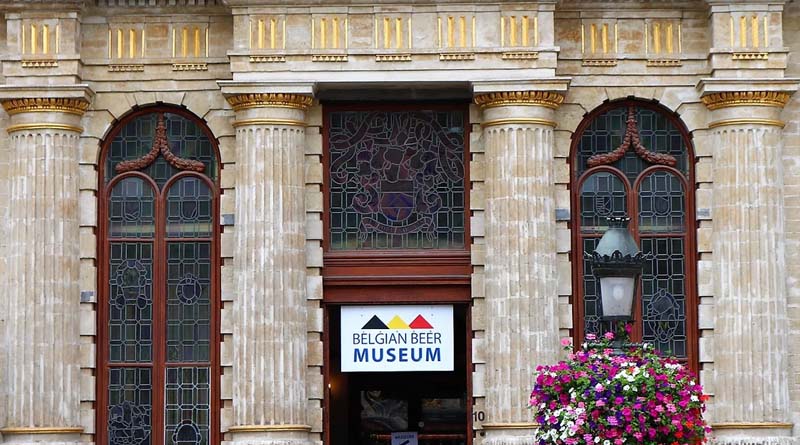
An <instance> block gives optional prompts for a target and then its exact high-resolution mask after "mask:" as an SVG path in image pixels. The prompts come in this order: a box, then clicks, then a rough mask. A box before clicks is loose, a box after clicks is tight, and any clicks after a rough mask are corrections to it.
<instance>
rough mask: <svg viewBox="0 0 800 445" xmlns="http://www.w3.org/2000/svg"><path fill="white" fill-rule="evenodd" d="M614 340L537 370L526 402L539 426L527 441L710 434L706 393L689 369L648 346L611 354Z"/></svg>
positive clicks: (690, 439) (685, 444) (614, 444)
mask: <svg viewBox="0 0 800 445" xmlns="http://www.w3.org/2000/svg"><path fill="white" fill-rule="evenodd" d="M588 337H590V336H587V338H588ZM613 339H614V336H613V334H611V333H608V334H606V335H605V336H604V338H603V339H602V340H601V341H599V342H597V343H594V344H588V345H587V344H584V345H583V346H582V348H581V349H580V350H579V351H578V352H575V353H571V354H570V355H569V358H568V360H565V361H562V362H559V363H557V364H555V365H548V366H539V367H538V368H537V372H536V384H535V386H534V388H533V392H532V393H531V400H530V405H531V407H532V408H534V409H535V411H536V421H537V422H538V423H539V425H540V427H539V429H538V430H537V432H536V435H535V442H534V443H536V444H538V445H632V444H645V445H694V444H699V443H704V442H705V441H706V438H707V435H708V433H709V432H710V428H709V427H708V425H707V424H706V422H705V421H704V420H703V413H704V411H705V401H706V399H707V396H705V395H704V394H703V389H702V387H701V386H700V385H699V384H697V383H696V379H695V377H694V375H692V372H691V371H690V370H689V369H687V368H686V367H685V366H683V365H682V364H680V363H678V362H677V361H676V360H674V359H670V358H665V357H661V356H659V355H658V354H656V353H655V352H654V351H653V349H652V347H650V346H648V345H644V346H641V347H632V348H628V350H627V351H625V352H621V353H615V352H614V351H613V350H612V349H610V345H611V341H612V340H613ZM565 347H566V348H567V349H568V350H571V346H569V344H568V343H567V344H566V345H565Z"/></svg>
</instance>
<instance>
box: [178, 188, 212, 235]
mask: <svg viewBox="0 0 800 445" xmlns="http://www.w3.org/2000/svg"><path fill="white" fill-rule="evenodd" d="M211 203H212V201H211V189H209V188H208V185H206V183H205V182H203V181H202V180H200V179H199V178H196V177H188V178H181V179H179V180H178V181H176V182H175V183H174V184H172V186H171V187H170V188H169V193H168V194H167V236H169V237H178V238H197V237H201V238H208V237H210V236H211V230H212V228H211V221H212V215H211V212H212V205H211Z"/></svg>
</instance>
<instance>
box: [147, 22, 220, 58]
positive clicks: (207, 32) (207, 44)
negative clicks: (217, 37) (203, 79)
mask: <svg viewBox="0 0 800 445" xmlns="http://www.w3.org/2000/svg"><path fill="white" fill-rule="evenodd" d="M208 28H209V26H208V25H206V57H208ZM142 35H144V34H142Z"/></svg>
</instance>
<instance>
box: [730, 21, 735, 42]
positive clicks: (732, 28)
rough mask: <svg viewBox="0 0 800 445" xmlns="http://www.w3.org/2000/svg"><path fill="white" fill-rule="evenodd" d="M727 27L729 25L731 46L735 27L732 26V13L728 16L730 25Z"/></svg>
mask: <svg viewBox="0 0 800 445" xmlns="http://www.w3.org/2000/svg"><path fill="white" fill-rule="evenodd" d="M729 27H730V30H731V48H733V42H734V35H733V34H734V29H735V28H734V27H733V15H731V17H730V25H729Z"/></svg>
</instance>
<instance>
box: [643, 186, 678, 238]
mask: <svg viewBox="0 0 800 445" xmlns="http://www.w3.org/2000/svg"><path fill="white" fill-rule="evenodd" d="M685 219H686V209H685V206H684V192H683V184H682V183H681V181H680V179H678V178H677V177H676V176H675V175H673V174H672V173H669V172H666V171H658V172H655V173H652V174H649V175H647V176H646V177H645V178H644V179H642V182H641V184H640V187H639V231H640V232H642V233H653V232H679V233H681V232H683V231H684V227H685V226H684V224H685Z"/></svg>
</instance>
